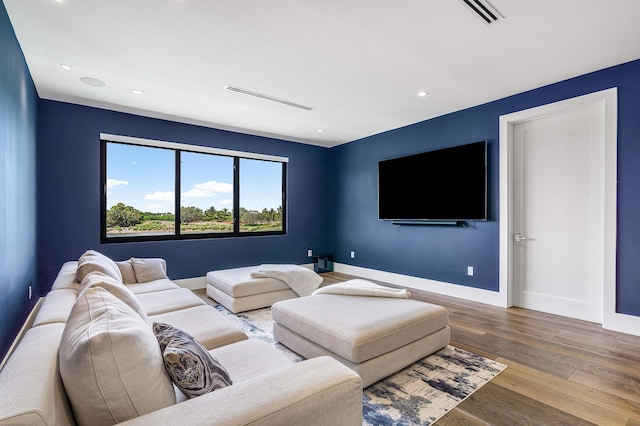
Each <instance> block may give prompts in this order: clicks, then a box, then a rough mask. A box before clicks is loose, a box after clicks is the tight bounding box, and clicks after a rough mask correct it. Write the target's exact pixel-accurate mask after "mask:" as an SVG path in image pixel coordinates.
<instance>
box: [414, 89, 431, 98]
mask: <svg viewBox="0 0 640 426" xmlns="http://www.w3.org/2000/svg"><path fill="white" fill-rule="evenodd" d="M428 94H429V92H427V91H426V90H421V91H420V92H418V93H417V95H418V96H420V97H421V98H424V97H425V96H427V95H428Z"/></svg>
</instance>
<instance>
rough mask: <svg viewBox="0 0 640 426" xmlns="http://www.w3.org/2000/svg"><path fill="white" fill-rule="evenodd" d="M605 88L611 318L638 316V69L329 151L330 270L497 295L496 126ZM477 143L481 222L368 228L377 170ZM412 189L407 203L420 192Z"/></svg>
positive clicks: (638, 64) (619, 69) (618, 69)
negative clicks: (610, 134) (485, 182)
mask: <svg viewBox="0 0 640 426" xmlns="http://www.w3.org/2000/svg"><path fill="white" fill-rule="evenodd" d="M612 87H617V88H618V180H619V183H618V246H617V254H618V265H617V276H618V280H617V311H618V312H619V313H624V314H630V315H635V316H640V280H639V279H638V277H640V262H639V261H638V256H639V255H640V221H639V220H638V218H640V192H638V188H640V61H634V62H630V63H627V64H622V65H619V66H615V67H611V68H607V69H604V70H601V71H598V72H594V73H590V74H587V75H583V76H580V77H577V78H573V79H570V80H566V81H562V82H559V83H556V84H552V85H549V86H545V87H542V88H539V89H536V90H532V91H529V92H525V93H521V94H518V95H514V96H510V97H508V98H504V99H500V100H497V101H495V102H491V103H487V104H484V105H481V106H477V107H474V108H469V109H466V110H463V111H458V112H455V113H452V114H447V115H444V116H441V117H437V118H434V119H431V120H427V121H424V122H420V123H417V124H414V125H411V126H407V127H402V128H399V129H395V130H391V131H388V132H385V133H381V134H378V135H374V136H371V137H367V138H364V139H361V140H358V141H354V142H351V143H348V144H345V145H341V146H338V147H336V148H334V149H332V151H331V157H332V164H333V171H332V176H333V177H332V178H333V181H332V188H333V189H334V192H333V201H332V206H333V211H332V215H334V218H333V220H334V222H333V224H334V231H333V252H334V254H335V260H336V262H340V263H345V264H350V265H355V266H361V267H365V268H373V269H378V270H382V271H389V272H395V273H400V274H406V275H412V276H416V277H422V278H428V279H434V280H438V281H444V282H450V283H456V284H461V285H465V286H470V287H477V288H482V289H487V290H493V291H498V270H499V241H498V238H499V219H500V218H499V216H498V214H499V198H498V195H499V194H498V191H499V189H498V186H499V175H498V168H499V147H498V144H499V117H500V116H501V115H504V114H508V113H512V112H515V111H520V110H524V109H528V108H533V107H536V106H540V105H544V104H548V103H551V102H556V101H560V100H563V99H567V98H572V97H575V96H580V95H584V94H587V93H592V92H596V91H599V90H604V89H609V88H612ZM426 101H427V102H428V99H427V100H426ZM480 140H486V141H488V167H489V220H488V221H487V222H477V223H475V225H474V224H471V226H470V227H467V228H462V227H450V226H400V227H398V228H396V227H394V226H393V225H392V224H391V223H389V222H384V221H380V220H378V219H377V164H378V161H380V160H383V159H387V158H391V157H398V156H403V155H408V154H414V153H418V152H423V151H430V150H434V149H438V148H443V147H449V146H454V145H461V144H465V143H470V142H476V141H480ZM413 189H414V193H415V197H420V196H421V193H422V191H423V190H424V188H423V187H420V186H418V185H416V187H415V188H413ZM352 250H353V251H355V258H354V259H351V258H350V252H351V251H352ZM559 261H561V260H559ZM468 265H473V266H474V267H475V270H474V276H473V277H469V276H467V275H466V271H467V266H468Z"/></svg>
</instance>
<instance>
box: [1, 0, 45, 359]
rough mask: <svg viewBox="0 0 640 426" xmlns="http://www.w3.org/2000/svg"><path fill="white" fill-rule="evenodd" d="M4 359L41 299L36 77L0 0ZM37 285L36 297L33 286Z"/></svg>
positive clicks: (35, 289) (2, 351)
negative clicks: (37, 259)
mask: <svg viewBox="0 0 640 426" xmlns="http://www.w3.org/2000/svg"><path fill="white" fill-rule="evenodd" d="M0 58H2V59H1V60H0V275H1V276H0V294H1V295H2V296H0V358H1V357H3V356H4V355H5V353H6V352H7V350H8V348H9V346H10V345H11V342H12V341H13V339H14V337H15V336H16V334H17V332H18V330H19V329H20V327H21V326H22V323H23V322H24V320H25V318H26V317H27V315H28V313H29V311H30V310H31V308H32V307H33V305H34V303H35V301H36V300H37V290H38V289H37V287H36V286H37V281H36V117H37V106H38V97H37V95H36V91H35V87H34V85H33V80H32V79H31V75H30V74H29V70H28V69H27V65H26V63H25V60H24V56H23V54H22V50H21V49H20V45H19V44H18V41H17V39H16V36H15V34H14V32H13V27H12V26H11V22H10V21H9V17H8V15H7V11H6V9H5V7H4V4H3V3H2V2H0ZM29 285H32V286H33V299H31V300H29V298H28V295H29V292H28V288H29Z"/></svg>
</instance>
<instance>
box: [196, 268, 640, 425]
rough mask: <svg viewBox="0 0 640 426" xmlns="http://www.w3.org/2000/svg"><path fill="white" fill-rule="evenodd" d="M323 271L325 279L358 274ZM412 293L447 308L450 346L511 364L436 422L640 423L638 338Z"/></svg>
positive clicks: (532, 313)
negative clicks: (450, 334) (450, 333)
mask: <svg viewBox="0 0 640 426" xmlns="http://www.w3.org/2000/svg"><path fill="white" fill-rule="evenodd" d="M322 275H323V277H324V283H323V285H328V284H333V283H337V282H342V281H346V280H348V279H352V278H355V277H353V276H350V275H345V274H341V273H337V272H328V273H324V274H322ZM379 283H380V284H383V285H388V286H390V287H397V286H394V285H392V284H387V283H383V282H379ZM197 292H202V293H203V294H204V290H199V291H197ZM204 297H206V296H204ZM412 297H413V298H415V299H417V300H422V301H425V302H429V303H435V304H438V305H441V306H444V307H445V308H447V310H448V311H449V325H450V326H451V332H452V336H451V345H453V346H456V347H459V348H461V349H465V350H468V351H471V352H474V353H477V354H480V355H483V356H485V357H487V358H491V359H495V360H496V361H498V362H501V363H503V364H506V365H507V366H508V368H507V369H506V370H505V371H503V372H502V373H500V375H498V376H497V377H496V378H494V379H493V380H492V381H491V382H489V383H488V384H486V385H485V386H483V387H482V388H481V389H480V390H478V391H477V392H476V393H474V394H473V395H472V396H471V397H469V398H468V399H467V400H466V401H464V402H463V403H461V404H460V405H458V406H457V407H456V408H455V409H454V410H452V411H451V412H450V413H448V414H447V415H446V416H444V417H443V418H442V419H440V420H439V421H438V422H437V424H438V425H440V426H449V425H451V426H453V425H456V426H457V425H589V424H597V425H607V426H609V425H626V426H640V337H636V336H630V335H626V334H621V333H615V332H611V331H607V330H603V329H602V327H601V326H600V325H598V324H593V323H589V322H585V321H578V320H574V319H569V318H565V317H560V316H556V315H550V314H545V313H540V312H535V311H529V310H526V309H520V308H509V309H503V308H497V307H493V306H489V305H484V304H481V303H475V302H470V301H466V300H462V299H457V298H453V297H448V296H442V295H438V294H434V293H428V292H424V291H412Z"/></svg>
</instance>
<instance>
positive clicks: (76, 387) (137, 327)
mask: <svg viewBox="0 0 640 426" xmlns="http://www.w3.org/2000/svg"><path fill="white" fill-rule="evenodd" d="M59 358H60V375H61V377H62V380H63V382H64V386H65V389H66V391H67V395H68V396H69V400H70V402H71V406H72V409H73V412H74V415H75V418H76V420H77V422H78V424H80V425H83V424H91V425H111V424H114V423H119V422H123V421H125V420H127V419H131V418H134V417H137V416H140V415H143V414H146V413H150V412H152V411H155V410H158V409H161V408H163V407H167V406H170V405H173V404H175V401H176V399H175V393H174V390H173V385H172V383H171V380H170V379H169V377H168V376H167V374H166V372H165V370H164V364H163V361H162V355H161V353H160V348H159V347H158V342H157V341H156V338H155V336H154V335H153V331H152V330H151V327H149V325H148V324H147V323H146V322H145V321H143V320H142V318H140V315H138V314H137V313H136V312H135V311H134V310H133V309H131V308H130V307H129V306H128V305H126V304H125V303H123V302H122V301H121V300H120V299H118V298H117V297H115V296H114V295H112V294H111V293H109V292H108V291H107V290H106V289H104V288H102V287H100V286H95V287H90V288H87V289H86V290H85V291H84V292H82V294H80V295H79V297H78V301H77V302H76V304H75V305H74V307H73V309H72V310H71V314H70V315H69V319H68V320H67V324H66V326H65V329H64V332H63V335H62V341H61V343H60V350H59Z"/></svg>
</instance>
